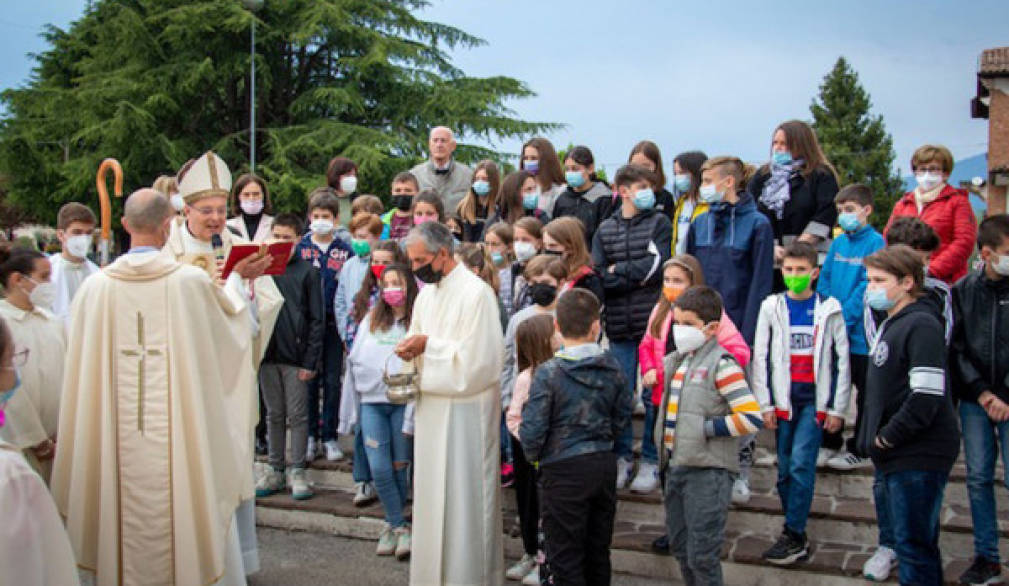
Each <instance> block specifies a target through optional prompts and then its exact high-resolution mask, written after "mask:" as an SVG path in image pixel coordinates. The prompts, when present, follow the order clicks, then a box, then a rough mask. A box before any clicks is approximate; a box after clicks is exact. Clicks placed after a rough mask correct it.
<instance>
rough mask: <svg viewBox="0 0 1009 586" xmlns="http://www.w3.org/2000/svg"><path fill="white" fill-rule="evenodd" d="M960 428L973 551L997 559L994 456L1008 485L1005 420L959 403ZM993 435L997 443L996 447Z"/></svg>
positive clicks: (1008, 440)
mask: <svg viewBox="0 0 1009 586" xmlns="http://www.w3.org/2000/svg"><path fill="white" fill-rule="evenodd" d="M960 427H961V429H962V430H963V452H964V460H965V461H966V464H967V494H968V496H969V497H970V516H971V520H972V521H973V522H974V554H975V555H979V556H981V557H983V558H985V559H986V560H989V561H992V562H999V561H1000V560H999V554H998V536H999V533H998V518H997V516H996V514H995V458H996V457H998V455H999V452H1001V456H1002V465H1003V466H1004V467H1005V471H1004V472H1003V474H1005V477H1003V479H1002V482H1003V484H1004V485H1005V486H1009V422H1004V423H996V422H994V421H992V420H991V419H990V418H989V417H988V413H987V412H986V411H985V410H984V409H983V408H982V407H981V406H980V405H978V404H977V403H972V402H968V401H962V402H961V403H960ZM996 436H997V437H998V446H996V445H995V444H996Z"/></svg>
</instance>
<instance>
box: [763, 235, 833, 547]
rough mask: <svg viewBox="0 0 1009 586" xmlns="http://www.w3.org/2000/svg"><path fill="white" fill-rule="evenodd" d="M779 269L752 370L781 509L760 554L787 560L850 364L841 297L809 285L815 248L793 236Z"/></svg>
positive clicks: (801, 537)
mask: <svg viewBox="0 0 1009 586" xmlns="http://www.w3.org/2000/svg"><path fill="white" fill-rule="evenodd" d="M781 272H782V275H783V277H784V280H785V286H786V287H787V290H786V291H785V292H784V293H777V294H774V295H771V296H769V297H768V298H767V299H765V300H764V302H763V303H762V304H761V305H760V314H759V316H758V318H757V331H756V336H755V339H754V345H753V371H752V372H753V375H752V376H753V392H754V395H756V397H757V401H758V402H759V403H760V410H761V413H762V414H763V417H764V426H765V427H767V428H768V429H774V430H775V438H776V441H777V451H778V496H779V497H780V498H781V508H782V510H783V511H784V513H785V527H784V530H783V531H782V533H781V537H779V538H778V541H777V542H776V543H775V544H774V545H773V546H772V547H771V548H770V549H768V550H767V551H766V552H764V555H763V557H764V560H766V561H767V562H768V563H771V564H775V565H790V564H793V563H795V562H796V561H798V560H801V559H805V558H806V557H808V555H809V542H808V540H807V539H806V520H807V518H808V517H809V508H810V505H811V504H812V502H813V485H814V483H815V481H816V456H817V453H818V452H819V449H820V442H821V441H822V438H823V432H824V431H828V432H836V431H838V430H840V429H841V427H842V426H843V425H844V416H845V410H846V408H847V405H848V399H849V396H850V394H851V372H850V367H849V361H848V333H847V329H846V326H845V321H844V315H843V314H842V311H841V304H840V303H839V302H838V301H837V299H834V298H833V297H823V296H820V295H818V294H817V293H816V292H815V289H814V287H813V286H812V282H813V281H814V280H815V279H816V277H817V275H818V274H819V268H818V267H817V252H816V249H815V248H813V246H811V245H810V244H807V243H805V242H798V241H796V242H793V243H792V244H790V245H789V246H788V247H786V248H785V256H784V259H783V260H782V266H781ZM835 377H836V381H835V380H834V378H835Z"/></svg>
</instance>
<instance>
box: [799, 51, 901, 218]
mask: <svg viewBox="0 0 1009 586" xmlns="http://www.w3.org/2000/svg"><path fill="white" fill-rule="evenodd" d="M871 107H872V102H871V100H870V98H869V94H868V93H866V91H865V89H864V88H863V87H862V85H861V84H860V83H859V81H858V74H857V73H855V71H854V70H853V69H852V68H851V66H850V65H849V64H848V62H847V60H845V58H844V57H839V58H838V59H837V63H835V64H834V68H833V69H832V70H831V71H830V73H828V74H827V75H826V77H824V78H823V83H822V84H821V85H820V95H819V99H818V100H816V99H814V100H813V103H812V105H811V106H810V108H809V109H810V111H811V112H812V113H813V128H814V129H815V130H816V136H817V138H818V139H819V141H820V145H821V146H822V147H823V151H824V153H826V155H827V158H828V159H830V162H831V163H833V165H834V167H835V168H836V169H837V173H838V183H839V184H840V186H841V187H844V186H845V185H848V184H850V183H862V184H865V185H867V186H869V188H871V189H872V193H873V195H874V196H875V205H874V206H873V208H874V213H873V217H872V218H871V222H872V224H873V225H874V226H876V227H877V228H878V229H880V230H882V228H883V227H884V226H886V221H887V220H888V219H889V217H890V211H891V210H892V209H893V204H894V203H895V202H896V201H897V199H899V198H900V196H901V193H902V186H903V181H902V180H901V178H900V173H899V172H897V171H894V169H893V160H894V158H895V157H896V155H895V153H894V151H893V139H892V138H891V137H890V135H889V133H887V131H886V127H885V126H884V124H883V117H882V116H881V115H877V116H873V115H871V114H870V112H869V111H870V109H871Z"/></svg>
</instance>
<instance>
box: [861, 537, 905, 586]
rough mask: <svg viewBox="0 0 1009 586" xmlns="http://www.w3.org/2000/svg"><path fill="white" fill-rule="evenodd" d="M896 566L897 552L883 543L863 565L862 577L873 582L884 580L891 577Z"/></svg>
mask: <svg viewBox="0 0 1009 586" xmlns="http://www.w3.org/2000/svg"><path fill="white" fill-rule="evenodd" d="M896 567H897V552H895V551H893V550H892V549H890V548H889V547H884V546H882V545H881V546H879V547H877V548H876V553H874V554H872V557H871V558H869V559H868V560H866V562H865V565H864V566H862V577H863V578H865V579H866V580H872V581H873V582H883V581H884V580H886V579H887V578H889V577H890V572H891V571H892V570H893V569H894V568H896Z"/></svg>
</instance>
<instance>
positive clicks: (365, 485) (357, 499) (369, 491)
mask: <svg viewBox="0 0 1009 586" xmlns="http://www.w3.org/2000/svg"><path fill="white" fill-rule="evenodd" d="M376 498H378V497H377V495H376V494H375V487H374V486H372V485H371V483H370V482H358V483H357V484H355V485H354V506H355V507H364V506H367V505H370V504H371V503H373V502H375V499H376Z"/></svg>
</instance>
